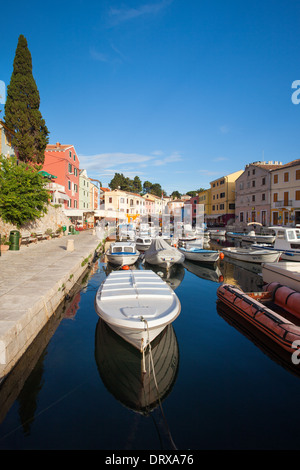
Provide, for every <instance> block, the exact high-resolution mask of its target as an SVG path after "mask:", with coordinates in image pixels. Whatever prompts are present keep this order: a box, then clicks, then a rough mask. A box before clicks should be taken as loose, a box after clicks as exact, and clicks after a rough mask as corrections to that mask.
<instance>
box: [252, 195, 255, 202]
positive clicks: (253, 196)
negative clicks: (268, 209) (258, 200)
mask: <svg viewBox="0 0 300 470" xmlns="http://www.w3.org/2000/svg"><path fill="white" fill-rule="evenodd" d="M252 202H255V194H253V195H252Z"/></svg>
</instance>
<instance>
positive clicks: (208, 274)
mask: <svg viewBox="0 0 300 470" xmlns="http://www.w3.org/2000/svg"><path fill="white" fill-rule="evenodd" d="M183 266H184V267H185V268H186V269H187V270H188V271H190V272H191V273H193V274H195V275H196V276H198V277H201V278H202V279H206V280H208V281H213V282H223V274H222V272H221V270H220V267H219V265H218V264H215V265H212V264H201V263H196V262H193V261H190V260H185V261H184V263H183Z"/></svg>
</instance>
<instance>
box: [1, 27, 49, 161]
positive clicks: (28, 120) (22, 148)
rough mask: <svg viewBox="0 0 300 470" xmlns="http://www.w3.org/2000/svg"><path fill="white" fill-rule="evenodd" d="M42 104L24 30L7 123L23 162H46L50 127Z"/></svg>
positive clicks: (13, 75) (18, 48)
mask: <svg viewBox="0 0 300 470" xmlns="http://www.w3.org/2000/svg"><path fill="white" fill-rule="evenodd" d="M39 107H40V95H39V91H38V89H37V86H36V83H35V80H34V78H33V75H32V59H31V54H30V51H29V49H28V47H27V40H26V38H25V37H24V36H23V35H22V34H21V35H20V36H19V40H18V45H17V49H16V54H15V59H14V64H13V72H12V76H11V80H10V84H9V85H8V87H7V98H6V104H5V123H6V125H7V126H8V127H9V128H10V129H11V130H12V131H14V134H15V135H14V138H13V141H12V145H13V146H14V147H15V148H16V149H17V151H18V158H19V160H21V161H23V162H32V163H36V164H43V162H44V159H45V153H44V152H45V148H46V146H47V143H48V141H49V138H48V135H49V131H48V129H47V127H46V124H45V121H44V119H43V118H42V115H41V112H40V110H39Z"/></svg>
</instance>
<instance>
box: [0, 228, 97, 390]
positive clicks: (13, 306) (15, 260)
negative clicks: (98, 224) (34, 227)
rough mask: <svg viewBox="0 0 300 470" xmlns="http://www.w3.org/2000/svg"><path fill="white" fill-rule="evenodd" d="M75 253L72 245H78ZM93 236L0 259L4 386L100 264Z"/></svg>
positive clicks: (51, 243)
mask: <svg viewBox="0 0 300 470" xmlns="http://www.w3.org/2000/svg"><path fill="white" fill-rule="evenodd" d="M72 240H73V241H74V251H68V250H67V245H69V246H70V245H71V246H72V244H73V242H72ZM99 244H100V240H99V239H98V238H97V236H96V235H95V232H94V231H93V230H88V231H85V232H79V233H78V234H76V235H67V236H64V237H62V238H53V239H51V240H43V241H38V242H37V243H31V244H29V245H28V246H24V245H22V246H21V247H20V250H19V251H8V252H6V253H3V254H2V255H1V257H0V381H1V379H3V378H4V377H5V376H6V375H7V374H8V373H9V372H10V371H11V369H12V368H13V367H14V365H15V364H16V362H17V361H18V360H19V359H20V357H21V356H22V355H23V354H24V352H25V351H26V349H27V348H28V347H29V346H30V344H31V343H32V341H33V340H34V339H35V337H36V336H37V335H38V333H39V332H40V331H41V329H42V328H43V326H44V325H45V324H46V323H47V321H48V320H49V318H50V317H51V315H52V314H53V313H54V312H55V310H56V309H57V307H58V306H59V304H60V303H61V302H62V300H63V299H64V297H65V296H66V294H67V293H68V292H69V291H70V290H71V288H72V287H73V286H74V284H75V283H76V281H77V280H78V279H79V277H80V276H81V275H82V274H83V272H84V271H85V270H86V269H87V267H88V263H89V262H91V261H92V260H93V258H94V255H95V251H96V249H97V247H99Z"/></svg>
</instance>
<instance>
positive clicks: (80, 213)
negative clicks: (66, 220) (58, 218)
mask: <svg viewBox="0 0 300 470" xmlns="http://www.w3.org/2000/svg"><path fill="white" fill-rule="evenodd" d="M63 212H64V214H65V215H66V216H67V217H82V216H83V211H81V210H78V209H63Z"/></svg>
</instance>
